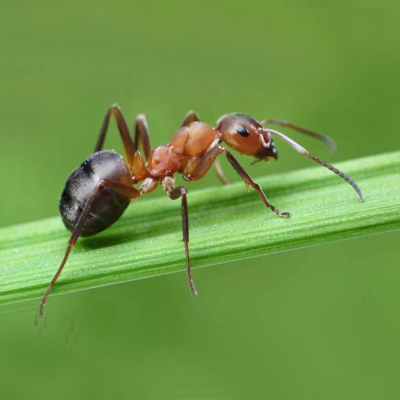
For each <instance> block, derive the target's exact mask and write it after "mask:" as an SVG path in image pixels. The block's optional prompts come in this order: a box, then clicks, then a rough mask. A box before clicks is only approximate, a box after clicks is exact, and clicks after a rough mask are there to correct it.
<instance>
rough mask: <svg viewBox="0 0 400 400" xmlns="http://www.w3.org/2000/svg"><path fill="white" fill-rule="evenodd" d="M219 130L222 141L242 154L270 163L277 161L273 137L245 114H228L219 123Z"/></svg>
mask: <svg viewBox="0 0 400 400" xmlns="http://www.w3.org/2000/svg"><path fill="white" fill-rule="evenodd" d="M217 130H218V131H219V132H220V133H221V135H222V140H223V141H224V142H225V143H226V144H227V145H228V146H229V147H231V148H232V149H234V150H237V151H238V152H240V153H242V154H247V155H249V156H253V157H256V158H258V159H260V160H265V161H268V160H269V159H270V158H271V157H272V158H275V159H277V158H278V152H277V150H276V148H275V146H274V142H273V141H272V138H271V135H270V133H269V132H267V131H266V130H265V129H264V128H263V126H262V125H261V124H260V122H258V121H257V120H255V119H254V118H251V117H249V116H248V115H245V114H227V115H224V116H222V117H221V118H220V119H219V120H218V121H217Z"/></svg>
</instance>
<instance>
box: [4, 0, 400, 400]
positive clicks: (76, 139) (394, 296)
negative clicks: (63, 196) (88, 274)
mask: <svg viewBox="0 0 400 400" xmlns="http://www.w3.org/2000/svg"><path fill="white" fill-rule="evenodd" d="M314 3H315V4H313V2H312V1H309V2H303V3H301V2H299V1H292V2H278V1H275V2H254V1H246V2H232V1H212V2H211V1H189V0H187V1H154V2H149V1H148V2H145V1H143V2H138V1H131V2H129V1H114V2H106V1H97V2H88V1H79V2H78V1H69V2H54V1H53V2H51V1H42V0H38V1H35V2H31V1H15V2H9V1H4V2H2V4H1V16H0V37H1V40H0V90H1V92H0V140H1V141H0V143H1V147H0V148H1V153H0V154H1V157H0V166H1V171H2V177H1V182H2V185H1V196H0V209H1V217H0V225H1V226H8V225H11V224H17V223H21V222H25V221H32V220H36V219H40V218H44V217H50V216H56V215H57V214H58V199H59V195H60V193H61V191H62V188H63V185H64V183H65V180H66V178H67V177H68V175H69V173H70V172H71V171H72V169H74V168H75V167H76V166H77V165H78V164H79V163H81V162H82V161H83V160H84V159H85V158H87V157H88V156H89V155H90V154H91V151H92V150H93V148H94V145H95V141H96V137H97V133H98V130H99V128H100V125H101V122H102V119H103V117H104V114H105V112H106V110H107V108H108V107H109V106H110V105H111V104H112V103H114V102H118V103H119V104H120V105H121V107H122V109H123V111H124V113H125V116H126V117H127V119H128V120H129V121H130V124H131V125H132V124H133V121H134V118H135V116H136V115H137V114H138V113H146V115H147V116H148V120H149V125H150V129H151V133H152V141H153V144H154V145H158V144H163V143H166V142H167V141H168V139H169V137H170V136H171V135H172V133H173V132H174V130H176V128H177V127H178V125H179V123H180V121H181V119H182V117H183V115H184V114H185V113H186V112H187V111H188V110H189V109H194V110H196V111H197V112H198V113H199V114H200V116H201V118H202V119H203V120H205V121H207V122H209V123H214V121H216V119H217V118H218V117H219V116H221V115H222V114H224V113H227V112H234V111H240V112H244V113H248V114H250V115H252V116H254V117H256V118H258V119H263V118H285V119H288V120H290V121H293V122H295V123H297V124H299V125H303V126H306V127H309V128H311V129H314V130H317V131H321V132H324V133H327V134H329V135H331V136H333V137H334V138H335V139H336V140H337V142H338V151H337V152H336V153H335V154H330V153H329V151H327V150H326V149H325V148H324V147H323V146H321V145H320V144H319V143H317V142H313V141H312V140H310V139H309V138H305V137H302V136H300V135H299V134H297V133H294V134H292V136H293V138H294V139H295V140H296V139H297V140H299V142H300V143H302V144H303V145H305V146H306V147H307V146H308V147H310V150H312V151H313V152H314V153H315V154H317V155H319V156H320V157H321V158H325V159H327V160H328V161H331V162H333V163H335V162H337V161H340V160H345V159H349V158H354V157H360V156H365V155H371V154H375V153H382V152H388V151H391V150H395V149H399V148H400V135H399V127H398V123H399V122H398V118H397V116H398V112H399V109H400V95H399V93H400V74H399V71H400V51H399V49H400V20H399V19H400V18H399V16H400V13H399V9H398V8H368V9H366V8H365V9H362V8H358V7H362V6H368V7H375V6H377V5H379V6H380V7H382V6H388V7H390V6H393V5H394V4H395V3H394V2H391V1H387V2H379V3H378V2H374V1H367V2H360V1H350V2H341V3H335V4H334V6H335V7H337V8H330V9H327V8H305V7H310V6H313V5H317V6H318V7H320V6H319V5H318V3H316V2H314ZM282 5H284V6H290V7H292V6H293V7H303V8H288V7H282ZM332 6H333V5H332ZM276 143H277V146H278V149H279V153H280V160H279V162H273V163H272V162H271V163H270V164H268V165H266V164H263V163H258V164H256V165H254V166H251V167H250V163H251V161H252V160H251V159H250V158H245V157H241V158H240V159H241V160H242V161H243V164H244V166H245V167H248V168H249V171H250V172H251V174H252V175H253V177H257V176H262V175H264V174H268V173H270V174H271V173H275V172H280V171H286V170H291V169H295V168H303V167H307V166H311V162H309V160H306V159H303V158H302V157H300V156H298V155H297V154H296V153H295V152H293V151H292V150H291V149H290V148H289V147H288V146H287V145H285V144H284V143H278V142H276ZM107 147H108V148H115V149H118V150H119V151H121V150H122V146H121V145H120V143H119V139H118V135H117V133H116V129H115V126H114V125H113V126H112V129H111V132H110V135H109V137H108V139H107ZM224 161H225V160H222V165H223V167H224V169H225V172H226V174H227V176H228V177H229V178H230V179H231V180H236V179H238V178H237V177H236V174H235V173H234V172H233V171H232V170H231V169H230V168H229V165H227V163H226V162H224ZM217 184H219V183H218V182H217V180H216V178H215V176H214V173H211V174H210V175H209V176H207V177H206V178H205V179H204V180H202V181H200V182H197V183H193V184H191V185H190V186H189V190H191V189H194V188H200V187H203V186H209V185H217ZM267 193H268V191H267ZM157 195H164V194H163V193H162V191H157V193H154V194H153V196H157ZM243 195H244V196H245V195H246V192H245V190H243ZM189 196H190V195H189ZM272 200H273V199H272ZM141 201H146V199H143V200H141ZM165 201H168V199H166V200H165ZM260 206H262V205H261V204H260ZM278 206H279V205H278ZM177 207H179V205H177ZM189 207H190V197H189ZM60 224H61V219H60ZM265 228H266V229H268V226H266V227H265ZM191 229H192V234H195V230H196V227H195V226H193V225H192V226H191ZM68 237H69V235H68V232H67V231H65V241H66V242H67V240H68ZM399 239H400V235H399V232H394V233H390V234H385V235H380V236H372V237H367V238H363V239H359V240H353V241H348V242H340V243H334V244H330V245H325V246H320V247H316V248H308V249H303V250H299V251H295V252H292V253H284V254H277V255H273V256H269V257H264V258H258V259H251V260H246V261H238V262H235V263H231V264H225V265H221V266H218V267H213V268H205V269H197V270H195V271H194V279H195V282H196V287H197V288H198V290H199V292H200V296H198V297H197V298H196V299H192V298H190V296H189V295H188V291H187V287H186V278H185V275H184V273H182V274H175V275H169V276H164V277H160V278H154V279H148V280H143V281H136V282H131V283H127V284H122V285H117V286H109V287H105V288H99V289H96V290H91V291H88V292H81V293H74V294H70V295H63V296H51V298H50V300H49V302H48V306H47V307H46V311H47V312H48V315H49V319H48V322H47V328H46V329H44V330H43V331H42V332H41V333H40V332H38V331H37V330H35V329H34V328H33V318H34V314H35V311H36V308H37V306H38V302H37V301H32V302H25V303H20V304H15V305H8V306H2V307H0V322H1V325H0V326H1V330H0V376H1V388H0V394H1V398H4V399H26V398H39V397H40V398H46V397H48V396H53V397H57V398H58V399H70V398H74V399H88V398H96V399H249V398H254V399H256V398H257V399H259V398H271V399H341V400H342V399H352V400H354V399H364V400H365V399H398V398H399V397H400V381H399V379H398V376H399V368H400V342H399V336H400V335H399V334H400V313H399V306H400V291H399V287H400V274H399V261H398V258H399V251H398V242H399ZM149 251H151V249H149ZM0 262H1V260H0ZM182 267H183V266H182ZM54 268H55V269H56V268H57V265H55V266H54ZM0 279H1V277H0ZM54 294H55V292H54Z"/></svg>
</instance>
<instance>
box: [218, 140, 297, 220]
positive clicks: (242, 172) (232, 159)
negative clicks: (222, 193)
mask: <svg viewBox="0 0 400 400" xmlns="http://www.w3.org/2000/svg"><path fill="white" fill-rule="evenodd" d="M219 148H220V149H221V152H224V153H225V156H226V158H227V159H228V161H229V162H230V164H231V165H232V167H233V168H234V169H235V171H236V172H237V173H238V174H239V175H240V177H241V178H242V179H243V180H244V183H245V184H246V186H247V187H248V186H249V185H250V186H251V187H252V188H253V189H255V190H256V191H257V192H258V194H259V196H260V197H261V200H262V201H263V202H264V204H265V205H266V206H267V207H269V208H270V209H271V210H272V211H273V212H274V213H275V214H276V215H279V216H280V217H290V213H289V212H282V211H279V210H278V209H277V208H276V207H274V206H273V205H272V204H271V203H270V202H269V200H268V199H267V196H266V195H265V193H264V192H263V190H262V189H261V186H260V185H258V184H257V183H255V182H254V181H253V179H252V178H251V176H250V175H249V174H248V173H247V172H246V171H245V169H244V168H243V167H242V166H241V165H240V163H239V161H238V160H236V158H235V157H234V156H233V155H232V154H231V153H230V152H229V151H228V150H227V149H226V148H225V147H222V146H219Z"/></svg>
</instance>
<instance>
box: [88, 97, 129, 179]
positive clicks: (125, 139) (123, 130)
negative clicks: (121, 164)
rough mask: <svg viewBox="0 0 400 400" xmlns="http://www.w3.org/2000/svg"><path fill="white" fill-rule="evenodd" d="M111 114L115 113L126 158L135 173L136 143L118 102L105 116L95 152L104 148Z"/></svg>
mask: <svg viewBox="0 0 400 400" xmlns="http://www.w3.org/2000/svg"><path fill="white" fill-rule="evenodd" d="M111 114H112V115H114V117H115V119H116V121H117V125H118V130H119V133H120V135H121V140H122V144H123V145H124V152H125V159H126V163H127V165H128V168H129V171H130V172H131V174H132V173H133V164H134V155H135V153H136V145H135V143H134V142H133V141H132V138H131V135H130V134H129V129H128V126H127V124H126V121H125V118H124V116H123V115H122V111H121V109H120V108H119V106H118V105H117V104H114V105H113V106H111V107H110V108H109V109H108V111H107V114H106V116H105V118H104V121H103V125H102V126H101V129H100V133H99V138H98V139H97V143H96V147H95V148H94V152H95V153H96V152H98V151H100V150H101V149H102V148H103V145H104V141H105V139H106V134H107V130H108V125H109V123H110V118H111Z"/></svg>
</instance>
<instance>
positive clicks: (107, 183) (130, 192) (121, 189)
mask: <svg viewBox="0 0 400 400" xmlns="http://www.w3.org/2000/svg"><path fill="white" fill-rule="evenodd" d="M104 187H109V188H111V189H113V190H115V191H116V192H118V193H119V194H121V195H123V196H126V197H129V198H131V199H135V198H137V197H139V196H140V192H139V190H138V189H136V188H135V187H133V186H129V185H125V184H124V183H121V182H118V181H113V180H109V179H101V180H100V181H99V182H98V183H97V185H96V187H95V189H94V190H93V193H92V195H91V196H90V198H89V200H88V202H87V203H86V205H85V207H84V208H83V210H82V213H81V215H80V216H79V219H78V222H77V223H76V225H75V228H74V230H73V232H72V235H71V238H70V239H69V241H68V247H67V250H66V252H65V255H64V258H63V260H62V262H61V265H60V266H59V268H58V270H57V272H56V274H55V275H54V277H53V279H52V280H51V282H50V284H49V286H48V287H47V289H46V291H45V292H44V294H43V297H42V300H41V302H40V306H39V311H38V314H37V316H36V319H35V326H37V325H38V319H39V318H43V309H44V306H45V305H46V300H47V296H48V295H49V293H50V291H51V289H52V288H53V286H54V284H55V283H56V281H57V279H58V277H59V276H60V274H61V271H62V270H63V268H64V266H65V263H66V262H67V260H68V257H69V254H70V252H71V250H72V247H73V246H74V245H75V244H76V242H77V240H78V237H79V235H80V233H81V230H82V228H83V226H84V225H85V221H86V218H87V216H88V214H89V211H90V207H91V206H92V204H93V202H94V200H95V199H96V196H97V195H98V194H99V193H100V191H101V190H102V189H103V188H104Z"/></svg>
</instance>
